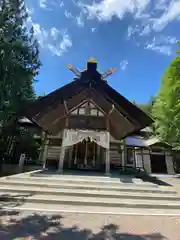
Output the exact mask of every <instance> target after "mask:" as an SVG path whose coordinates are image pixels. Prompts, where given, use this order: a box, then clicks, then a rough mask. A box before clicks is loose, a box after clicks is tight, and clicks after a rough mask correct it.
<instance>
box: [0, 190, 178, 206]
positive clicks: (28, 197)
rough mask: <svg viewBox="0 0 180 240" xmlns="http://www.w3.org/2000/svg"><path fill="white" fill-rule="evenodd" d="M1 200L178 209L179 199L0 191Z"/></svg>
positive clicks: (18, 202) (19, 202)
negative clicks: (99, 196) (120, 197)
mask: <svg viewBox="0 0 180 240" xmlns="http://www.w3.org/2000/svg"><path fill="white" fill-rule="evenodd" d="M1 196H2V198H1V202H2V200H3V199H4V202H5V203H7V202H11V203H17V204H19V205H21V202H22V203H24V202H26V203H38V204H40V203H41V204H62V205H68V206H69V205H70V206H71V205H73V206H89V207H91V206H100V207H102V206H103V207H107V208H109V207H110V208H112V207H116V208H149V209H150V208H151V209H177V210H180V202H179V201H173V202H170V201H165V200H161V201H157V200H143V199H138V200H137V199H126V200H125V199H118V200H117V199H116V198H94V197H86V198H84V197H73V198H72V197H71V196H55V195H46V194H35V195H32V194H30V193H28V194H24V195H20V194H19V193H18V192H17V193H14V192H13V193H8V194H7V193H6V192H4V193H1Z"/></svg>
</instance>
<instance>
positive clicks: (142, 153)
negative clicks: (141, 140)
mask: <svg viewBox="0 0 180 240" xmlns="http://www.w3.org/2000/svg"><path fill="white" fill-rule="evenodd" d="M141 159H142V166H143V168H144V152H143V148H141Z"/></svg>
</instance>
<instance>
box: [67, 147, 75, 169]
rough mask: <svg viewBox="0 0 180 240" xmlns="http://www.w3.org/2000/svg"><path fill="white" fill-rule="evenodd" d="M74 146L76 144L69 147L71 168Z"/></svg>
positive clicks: (69, 165)
mask: <svg viewBox="0 0 180 240" xmlns="http://www.w3.org/2000/svg"><path fill="white" fill-rule="evenodd" d="M73 147H74V146H70V147H69V159H68V167H69V168H71V167H72V153H73Z"/></svg>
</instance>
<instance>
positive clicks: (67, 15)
mask: <svg viewBox="0 0 180 240" xmlns="http://www.w3.org/2000/svg"><path fill="white" fill-rule="evenodd" d="M64 15H65V17H66V18H73V15H72V14H71V13H70V12H68V11H67V10H65V12H64Z"/></svg>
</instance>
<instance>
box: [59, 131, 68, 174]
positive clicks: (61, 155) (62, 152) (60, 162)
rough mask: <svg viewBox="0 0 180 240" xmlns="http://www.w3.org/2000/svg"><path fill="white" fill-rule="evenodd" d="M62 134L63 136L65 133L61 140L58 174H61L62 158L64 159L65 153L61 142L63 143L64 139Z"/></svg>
mask: <svg viewBox="0 0 180 240" xmlns="http://www.w3.org/2000/svg"><path fill="white" fill-rule="evenodd" d="M64 134H65V132H64V133H63V139H62V144H61V150H60V155H59V165H58V172H59V173H62V172H63V164H64V157H65V152H66V147H64V146H63V142H64V138H65V136H64Z"/></svg>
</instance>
